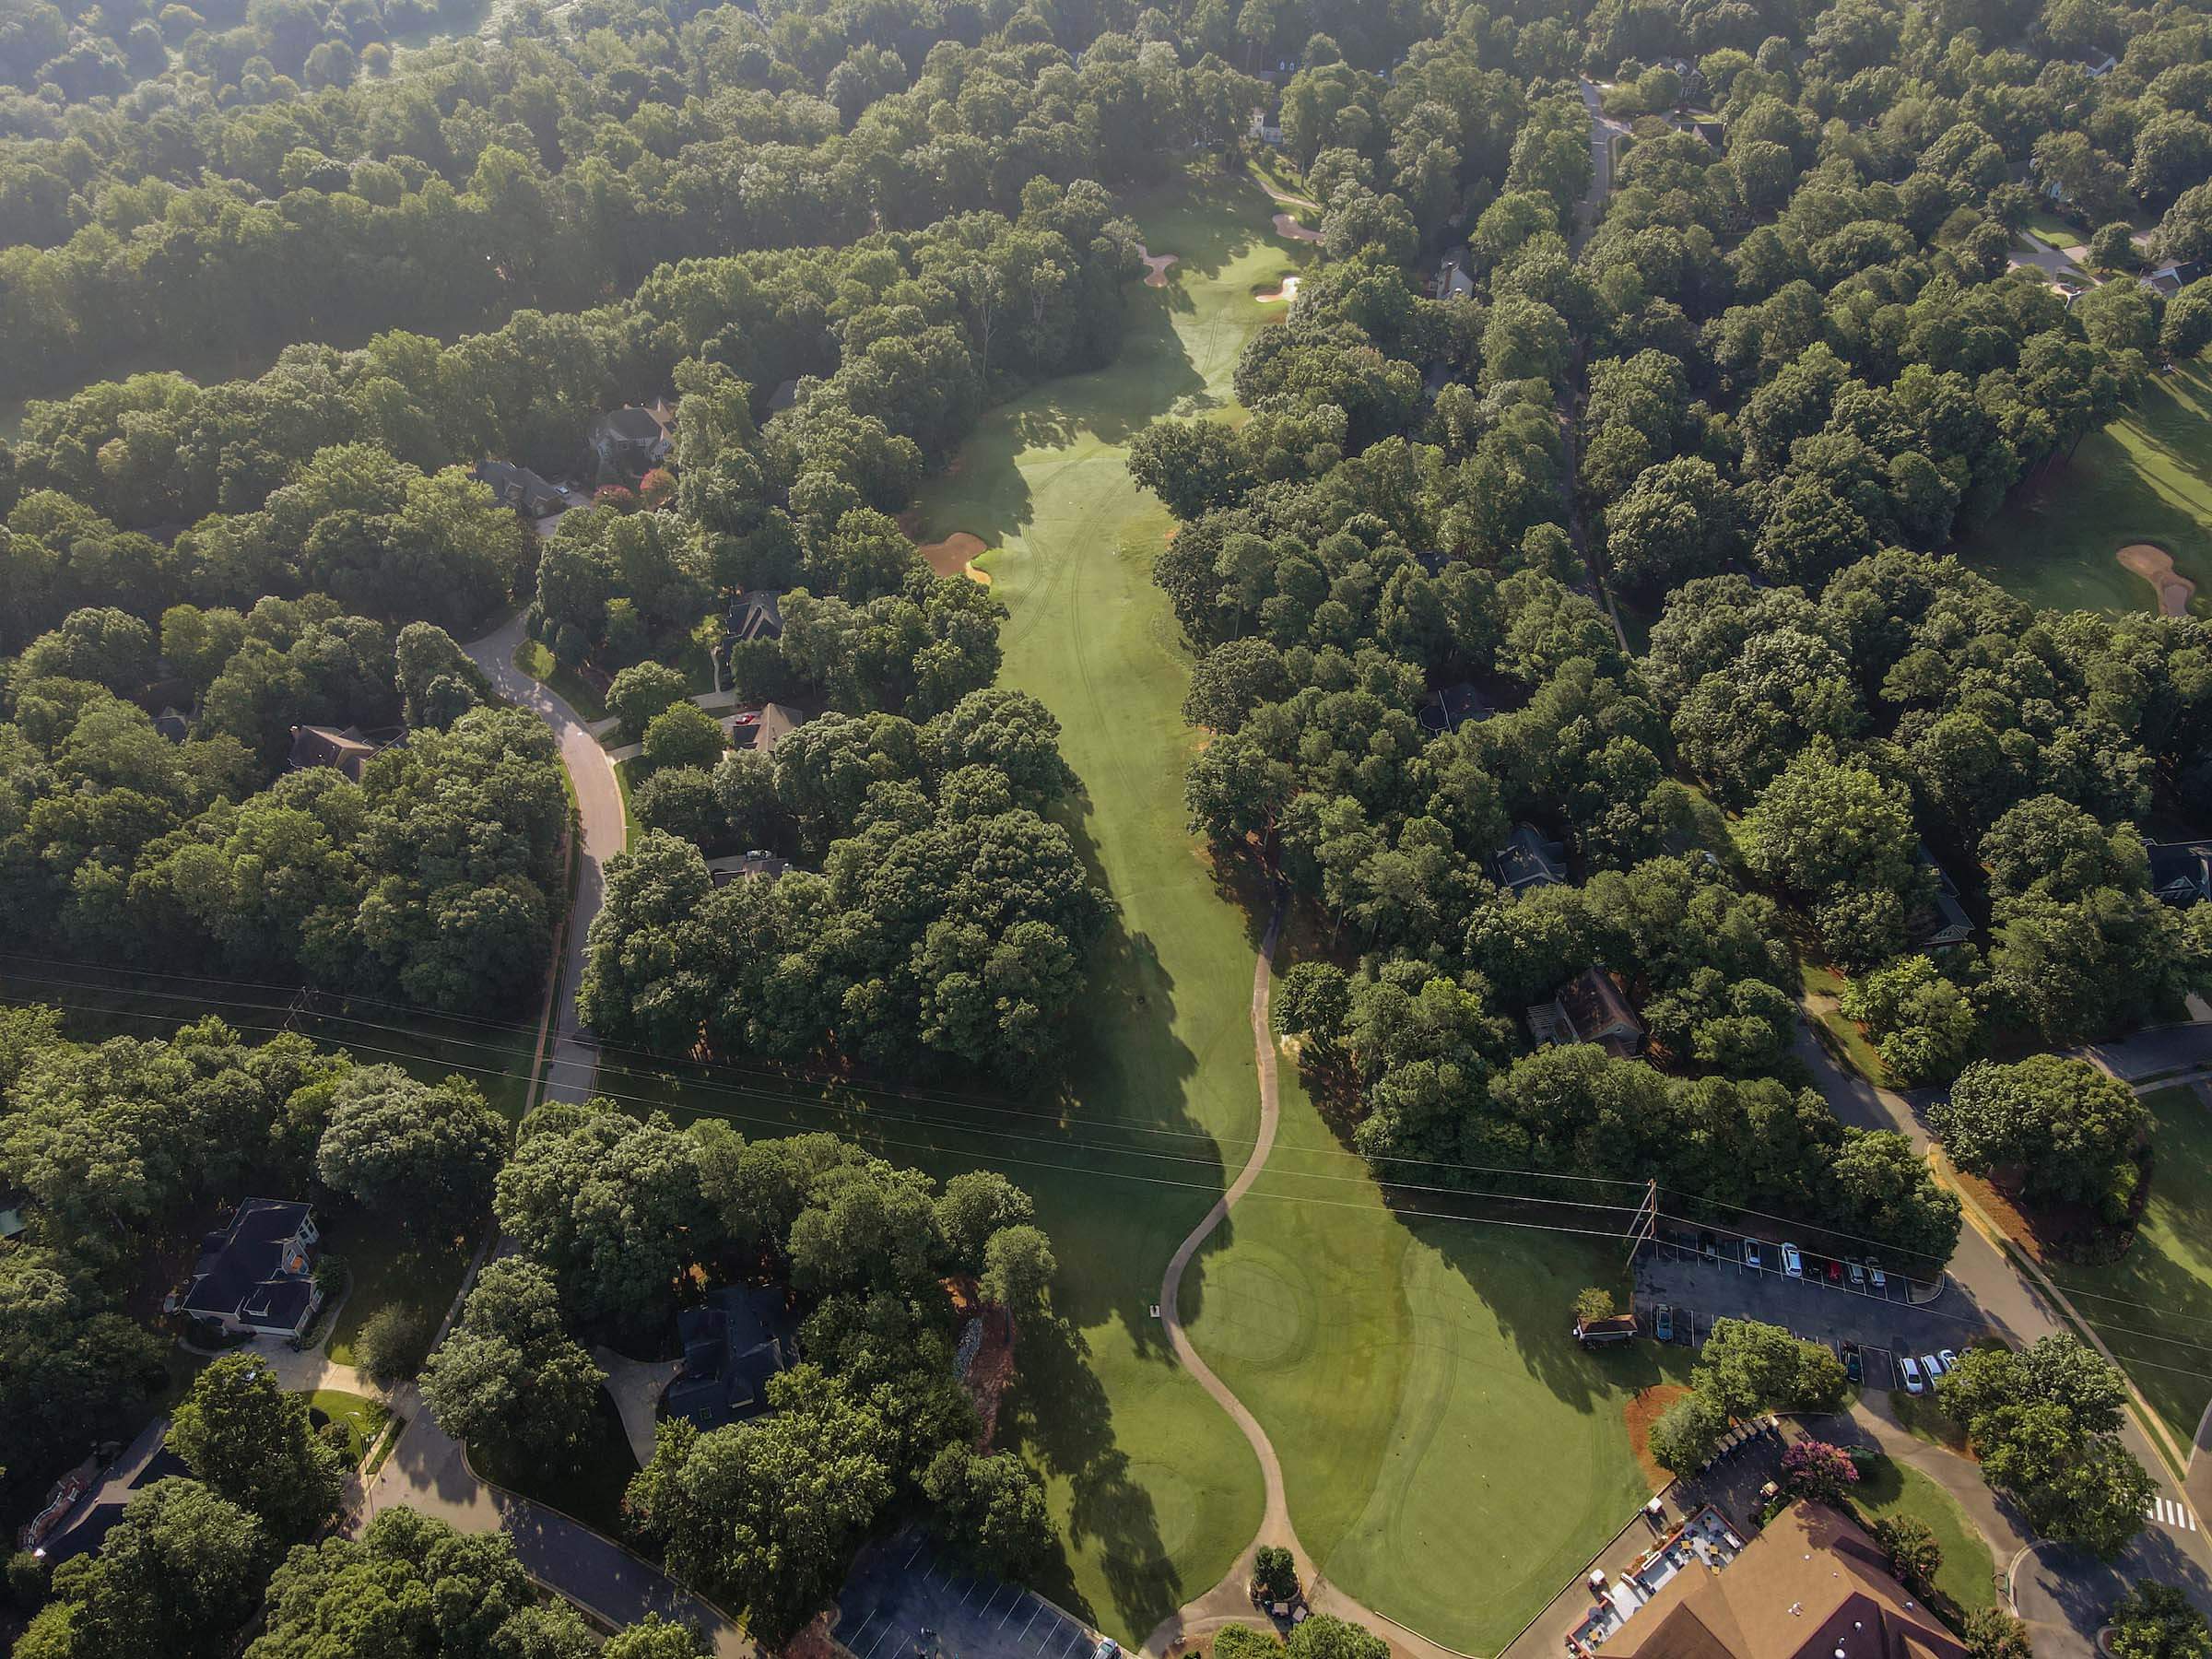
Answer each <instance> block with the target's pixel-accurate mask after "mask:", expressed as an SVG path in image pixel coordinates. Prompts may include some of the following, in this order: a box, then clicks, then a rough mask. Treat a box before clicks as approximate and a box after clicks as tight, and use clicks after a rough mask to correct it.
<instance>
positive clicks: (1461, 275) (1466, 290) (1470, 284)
mask: <svg viewBox="0 0 2212 1659" xmlns="http://www.w3.org/2000/svg"><path fill="white" fill-rule="evenodd" d="M1467 258H1468V254H1467V250H1466V249H1465V247H1464V246H1463V247H1457V248H1453V249H1452V250H1450V251H1449V252H1448V253H1445V255H1444V262H1443V264H1442V265H1439V266H1438V267H1437V272H1436V297H1437V298H1438V299H1439V300H1466V299H1471V298H1473V296H1474V293H1475V278H1474V277H1471V276H1469V275H1468V274H1467Z"/></svg>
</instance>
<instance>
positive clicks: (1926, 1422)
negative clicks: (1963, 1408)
mask: <svg viewBox="0 0 2212 1659" xmlns="http://www.w3.org/2000/svg"><path fill="white" fill-rule="evenodd" d="M1889 1409H1890V1411H1891V1412H1892V1413H1893V1414H1894V1415H1895V1416H1896V1418H1897V1420H1898V1421H1899V1422H1900V1423H1901V1424H1903V1425H1904V1428H1905V1432H1906V1433H1908V1434H1911V1435H1912V1436H1914V1437H1915V1438H1916V1439H1920V1440H1924V1441H1927V1442H1928V1444H1930V1445H1931V1446H1941V1447H1942V1448H1943V1449H1944V1450H1945V1451H1947V1452H1956V1453H1959V1455H1960V1456H1961V1457H1963V1456H1965V1455H1966V1454H1967V1450H1966V1431H1965V1430H1963V1429H1961V1428H1959V1425H1958V1424H1957V1423H1956V1422H1955V1421H1953V1420H1952V1418H1951V1416H1950V1414H1949V1413H1948V1412H1947V1411H1945V1410H1944V1408H1943V1407H1942V1406H1938V1405H1937V1404H1936V1403H1935V1395H1933V1394H1907V1393H1906V1392H1905V1391H1904V1390H1903V1389H1901V1388H1893V1389H1891V1390H1890V1391H1889Z"/></svg>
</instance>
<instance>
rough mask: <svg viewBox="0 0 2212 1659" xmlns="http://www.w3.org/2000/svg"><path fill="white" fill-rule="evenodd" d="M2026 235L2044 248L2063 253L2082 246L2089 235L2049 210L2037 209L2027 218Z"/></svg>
mask: <svg viewBox="0 0 2212 1659" xmlns="http://www.w3.org/2000/svg"><path fill="white" fill-rule="evenodd" d="M2028 234H2029V235H2030V236H2032V237H2034V238H2035V240H2036V241H2040V242H2041V243H2042V244H2043V245H2044V246H2046V247H2051V248H2056V249H2057V250H2058V251H2059V252H2060V253H2065V251H2066V250H2067V249H2068V248H2078V247H2081V246H2084V245H2085V244H2086V243H2087V242H2088V240H2089V233H2088V231H2087V230H2084V229H2082V228H2081V227H2080V226H2078V225H2076V224H2073V223H2071V222H2069V221H2068V220H2066V219H2063V218H2059V216H2058V215H2057V214H2055V213H2053V212H2052V211H2051V210H2050V209H2049V208H2046V207H2038V208H2037V209H2036V210H2035V211H2034V212H2032V213H2030V215H2029V216H2028Z"/></svg>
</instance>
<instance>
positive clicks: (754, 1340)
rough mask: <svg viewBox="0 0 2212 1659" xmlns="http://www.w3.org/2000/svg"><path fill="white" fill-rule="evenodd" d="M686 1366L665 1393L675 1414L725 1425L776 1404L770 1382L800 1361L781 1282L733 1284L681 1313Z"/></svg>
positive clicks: (708, 1424)
mask: <svg viewBox="0 0 2212 1659" xmlns="http://www.w3.org/2000/svg"><path fill="white" fill-rule="evenodd" d="M676 1330H677V1338H678V1340H679V1341H680V1342H681V1343H682V1345H683V1349H684V1358H683V1363H682V1369H680V1370H679V1371H677V1374H676V1380H675V1381H674V1382H670V1383H669V1384H668V1387H667V1390H666V1392H665V1393H664V1394H662V1395H661V1403H662V1404H663V1406H665V1407H666V1409H667V1414H668V1415H669V1416H670V1417H672V1418H684V1419H685V1420H686V1421H688V1422H691V1423H695V1424H697V1425H698V1426H699V1427H700V1428H701V1429H720V1428H722V1427H724V1425H725V1424H729V1423H734V1422H736V1421H738V1420H739V1419H740V1418H749V1417H758V1416H759V1414H760V1413H761V1412H763V1411H765V1410H767V1409H768V1381H769V1379H770V1378H771V1377H772V1376H774V1375H775V1374H776V1373H777V1372H778V1371H785V1370H788V1369H789V1368H790V1367H791V1366H793V1365H795V1364H796V1363H797V1362H798V1358H799V1350H798V1344H797V1341H796V1339H795V1337H794V1334H793V1327H792V1320H791V1314H790V1311H789V1310H788V1309H787V1308H786V1307H785V1306H784V1300H783V1292H782V1289H780V1288H777V1287H775V1286H772V1285H771V1286H747V1285H725V1286H724V1287H723V1288H721V1289H719V1290H716V1291H713V1292H712V1293H711V1294H710V1295H709V1296H708V1297H707V1300H706V1301H705V1303H704V1304H703V1305H701V1306H700V1307H696V1308H686V1309H685V1310H684V1311H683V1312H681V1313H679V1314H677V1321H676Z"/></svg>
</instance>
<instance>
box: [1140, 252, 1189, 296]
mask: <svg viewBox="0 0 2212 1659" xmlns="http://www.w3.org/2000/svg"><path fill="white" fill-rule="evenodd" d="M1136 251H1137V253H1139V254H1140V255H1142V256H1143V258H1144V262H1145V286H1146V287H1147V288H1166V287H1167V286H1168V267H1169V266H1170V265H1173V264H1175V263H1176V262H1177V261H1178V260H1179V259H1180V258H1181V257H1182V255H1181V254H1177V253H1149V252H1147V250H1146V248H1145V246H1144V244H1143V243H1142V242H1139V243H1138V244H1137V249H1136Z"/></svg>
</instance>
